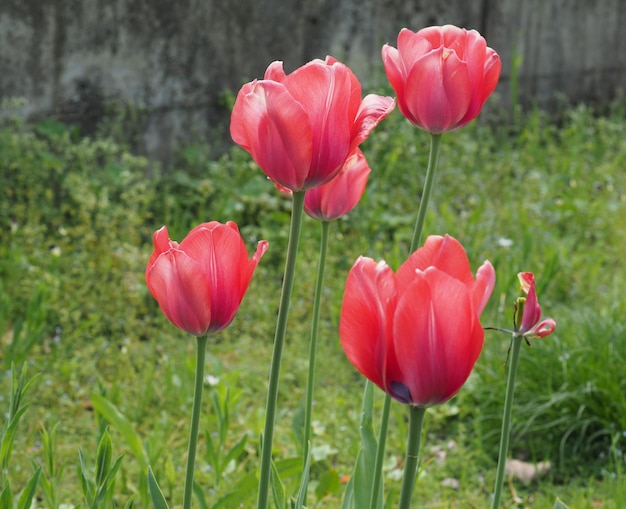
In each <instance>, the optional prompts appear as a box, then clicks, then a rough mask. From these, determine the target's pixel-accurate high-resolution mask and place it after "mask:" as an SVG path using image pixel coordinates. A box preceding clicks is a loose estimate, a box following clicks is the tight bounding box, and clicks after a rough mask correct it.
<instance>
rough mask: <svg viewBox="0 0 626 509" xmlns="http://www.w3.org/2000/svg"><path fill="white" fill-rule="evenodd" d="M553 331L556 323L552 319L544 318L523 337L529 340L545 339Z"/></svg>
mask: <svg viewBox="0 0 626 509" xmlns="http://www.w3.org/2000/svg"><path fill="white" fill-rule="evenodd" d="M555 330H556V322H555V321H554V320H553V319H552V318H546V319H545V320H542V321H541V322H539V323H538V324H537V325H535V326H534V327H533V328H532V329H530V330H529V331H528V332H527V333H526V334H524V336H527V337H531V338H532V337H535V338H545V337H546V336H549V335H550V334H552V333H553V332H554V331H555Z"/></svg>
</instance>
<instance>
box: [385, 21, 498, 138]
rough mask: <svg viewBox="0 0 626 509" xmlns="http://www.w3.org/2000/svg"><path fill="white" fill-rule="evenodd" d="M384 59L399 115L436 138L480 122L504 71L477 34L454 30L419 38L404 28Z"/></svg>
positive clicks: (444, 28) (427, 30) (423, 33)
mask: <svg viewBox="0 0 626 509" xmlns="http://www.w3.org/2000/svg"><path fill="white" fill-rule="evenodd" d="M382 57H383V63H384V66H385V72H386V73H387V78H388V79H389V82H390V83H391V86H392V87H393V89H394V90H395V91H396V95H397V96H398V107H399V108H400V111H401V112H402V114H403V115H404V116H405V117H406V118H407V119H408V120H409V121H410V122H411V123H413V124H414V125H416V126H417V127H420V128H422V129H424V130H426V131H429V132H430V133H433V134H440V133H443V132H446V131H453V130H454V129H458V128H459V127H462V126H464V125H465V124H467V123H468V122H470V121H471V120H473V119H474V118H476V117H477V116H478V114H479V113H480V110H481V108H482V107H483V104H484V103H485V101H486V100H487V98H488V97H489V96H490V95H491V93H492V92H493V91H494V89H495V88H496V85H497V83H498V78H499V77H500V68H501V65H502V64H501V62H500V57H499V56H498V54H497V53H496V52H495V51H494V50H493V49H491V48H489V47H487V42H486V41H485V39H484V38H483V37H482V36H481V35H480V34H479V33H478V32H477V31H476V30H469V31H468V30H465V29H464V28H458V27H455V26H452V25H445V26H442V27H428V28H424V29H422V30H420V31H419V32H417V33H416V32H412V31H411V30H408V29H406V28H403V29H402V30H401V31H400V33H399V35H398V48H397V49H396V48H394V47H392V46H389V45H387V44H386V45H385V46H383V50H382Z"/></svg>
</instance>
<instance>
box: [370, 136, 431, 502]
mask: <svg viewBox="0 0 626 509" xmlns="http://www.w3.org/2000/svg"><path fill="white" fill-rule="evenodd" d="M440 145H441V134H431V135H430V154H429V156H428V168H427V170H426V181H425V182H424V190H423V191H422V199H421V200H420V206H419V210H418V212H417V220H416V221H415V229H414V230H413V239H412V240H411V248H410V249H409V255H411V253H413V251H415V250H416V249H417V246H418V245H419V243H420V239H421V237H422V230H423V229H424V220H425V219H426V209H427V208H428V202H429V201H430V195H431V193H432V189H433V183H434V181H435V173H436V172H437V162H438V161H439V147H440ZM390 409H391V396H389V394H385V402H384V405H383V414H382V417H381V422H380V433H379V435H378V451H377V452H376V466H375V469H374V479H380V478H381V477H382V469H383V460H384V456H385V444H386V438H387V436H386V435H387V427H388V425H389V413H390ZM383 433H384V434H383ZM372 489H373V490H378V484H377V483H374V484H373V486H372ZM374 503H375V502H374V499H372V504H374ZM371 507H372V508H373V507H374V505H371Z"/></svg>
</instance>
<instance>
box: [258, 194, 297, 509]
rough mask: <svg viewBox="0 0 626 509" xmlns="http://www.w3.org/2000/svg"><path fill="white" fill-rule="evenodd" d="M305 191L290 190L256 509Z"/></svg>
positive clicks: (267, 459)
mask: <svg viewBox="0 0 626 509" xmlns="http://www.w3.org/2000/svg"><path fill="white" fill-rule="evenodd" d="M304 195H305V191H294V193H293V209H292V211H291V225H290V227H289V244H288V246H287V258H286V260H285V275H284V278H283V287H282V291H281V295H280V304H279V308H278V319H277V322H276V333H275V336H274V351H273V352H272V363H271V367H270V377H269V383H268V388H267V405H266V410H265V428H264V431H263V445H262V450H261V473H260V478H259V494H258V499H257V508H258V509H266V508H267V504H268V496H269V481H270V471H271V468H272V443H273V441H274V421H275V419H276V401H277V399H278V380H279V375H280V363H281V359H282V355H283V345H284V343H285V332H286V330H287V318H288V316H289V304H290V301H291V292H292V290H293V281H294V276H295V272H296V258H297V255H298V245H299V244H300V229H301V226H302V214H303V207H304Z"/></svg>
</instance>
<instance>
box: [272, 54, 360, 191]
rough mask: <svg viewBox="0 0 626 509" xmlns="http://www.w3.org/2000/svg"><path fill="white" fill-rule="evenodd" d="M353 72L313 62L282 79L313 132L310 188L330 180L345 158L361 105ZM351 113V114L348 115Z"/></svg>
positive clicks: (309, 175) (316, 61) (308, 182)
mask: <svg viewBox="0 0 626 509" xmlns="http://www.w3.org/2000/svg"><path fill="white" fill-rule="evenodd" d="M353 76H354V75H353V74H352V71H350V70H349V69H348V68H347V67H346V66H345V65H343V64H340V63H338V62H336V63H334V64H332V65H327V64H326V63H324V62H322V61H321V60H314V61H312V62H309V63H308V64H306V65H304V66H303V67H300V68H298V69H296V70H295V71H294V72H292V73H291V74H289V75H288V76H287V78H285V80H284V82H283V83H284V84H285V86H286V87H287V89H288V90H289V93H290V94H291V96H292V97H293V98H294V99H295V100H296V101H298V102H299V103H300V104H301V105H302V107H303V108H304V109H305V110H306V112H307V114H308V117H309V122H310V125H311V129H312V136H313V138H312V139H313V141H312V154H313V159H312V161H311V164H310V170H309V174H308V177H307V187H308V188H312V187H316V186H318V185H321V184H324V183H326V182H328V181H329V180H330V179H332V178H333V177H334V176H335V175H336V174H337V173H338V172H339V170H340V168H341V165H342V164H343V162H344V161H345V159H346V157H347V156H348V149H349V147H350V137H351V130H352V124H353V122H354V118H355V117H356V112H357V111H358V107H359V105H360V103H361V87H360V85H358V81H357V82H356V84H357V85H358V88H357V89H356V90H353V86H354V82H353V80H352V77H353ZM350 110H353V111H354V113H353V114H352V115H349V112H350Z"/></svg>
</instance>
